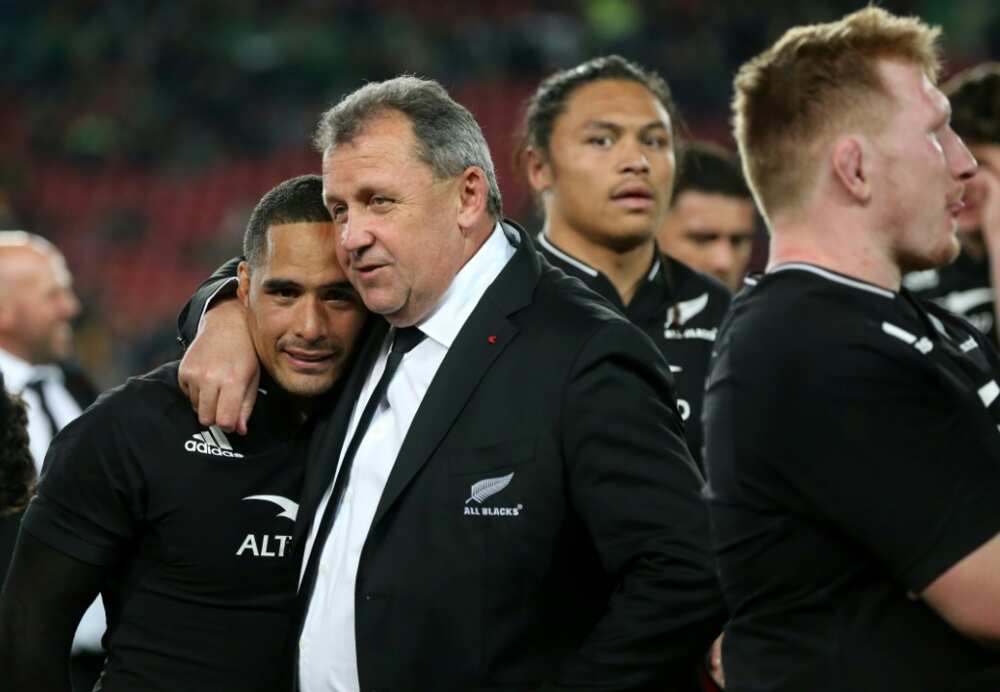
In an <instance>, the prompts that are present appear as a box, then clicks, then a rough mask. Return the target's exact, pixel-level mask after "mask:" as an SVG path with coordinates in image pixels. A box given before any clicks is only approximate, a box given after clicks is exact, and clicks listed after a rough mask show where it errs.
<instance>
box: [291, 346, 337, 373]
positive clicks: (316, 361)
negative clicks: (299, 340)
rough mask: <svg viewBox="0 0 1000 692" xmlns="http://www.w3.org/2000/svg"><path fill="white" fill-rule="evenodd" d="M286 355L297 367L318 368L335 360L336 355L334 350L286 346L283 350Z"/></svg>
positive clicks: (305, 368)
mask: <svg viewBox="0 0 1000 692" xmlns="http://www.w3.org/2000/svg"><path fill="white" fill-rule="evenodd" d="M282 352H283V353H284V354H285V357H287V358H288V360H289V361H291V364H292V366H293V367H295V368H296V369H301V370H317V369H320V368H323V367H325V366H326V365H327V363H329V362H330V361H331V360H333V358H334V356H335V355H336V354H335V353H334V352H333V351H310V350H307V349H299V348H285V349H283V350H282Z"/></svg>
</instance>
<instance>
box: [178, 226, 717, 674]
mask: <svg viewBox="0 0 1000 692" xmlns="http://www.w3.org/2000/svg"><path fill="white" fill-rule="evenodd" d="M506 230H507V232H508V234H510V235H512V236H513V238H514V239H515V242H517V243H519V247H518V249H517V251H516V253H515V255H514V257H513V258H512V259H511V261H510V262H509V264H508V265H507V266H506V267H505V268H504V270H503V271H502V273H501V274H500V275H499V277H498V278H497V279H496V281H495V282H494V283H493V284H492V285H491V286H490V288H489V289H488V290H487V292H486V294H485V295H484V296H483V298H482V299H481V300H480V302H479V304H478V305H477V307H476V308H475V310H474V311H473V313H472V315H471V316H470V317H469V319H468V321H467V322H466V323H465V325H464V326H463V327H462V329H461V331H460V333H459V335H458V337H457V338H456V340H455V342H454V343H453V344H452V347H451V349H450V350H449V352H448V354H447V355H446V357H445V359H444V361H443V363H442V364H441V367H440V369H439V370H438V372H437V374H436V375H435V377H434V380H433V381H432V383H431V385H430V388H429V389H428V391H427V393H426V395H425V397H424V399H423V401H422V403H421V405H420V408H419V409H418V411H417V413H416V416H415V418H414V420H413V423H412V425H411V427H410V429H409V432H408V433H407V435H406V438H405V440H404V442H403V445H402V448H401V450H400V453H399V456H398V457H397V459H396V463H395V466H394V468H393V470H392V472H391V474H390V476H389V479H388V482H387V484H386V487H385V490H384V491H383V494H382V498H381V501H380V503H379V506H378V509H377V511H376V514H375V518H374V520H373V522H372V526H371V529H370V530H369V533H368V537H367V540H366V542H365V545H364V549H363V552H362V555H361V559H360V564H359V568H358V575H357V582H356V583H357V586H356V600H355V613H356V616H355V617H356V619H355V628H356V632H355V634H356V641H357V656H358V672H359V676H360V682H361V687H362V689H364V690H369V689H375V690H382V689H395V690H411V689H426V690H435V691H445V690H468V689H480V688H483V689H491V690H506V689H509V690H525V689H530V688H534V687H539V686H542V685H544V684H551V685H555V686H558V687H561V688H586V689H591V690H593V689H600V690H645V689H657V690H680V689H684V690H690V689H695V682H694V679H695V678H694V670H695V667H696V665H697V661H698V660H699V659H700V657H701V655H702V654H703V653H704V651H705V650H706V649H707V647H708V645H709V643H710V642H711V640H712V638H713V637H714V636H715V635H716V634H717V633H718V631H719V630H720V628H721V625H722V621H723V617H724V613H723V609H722V601H721V596H720V594H719V591H718V586H717V582H716V577H715V570H714V564H713V562H712V559H711V558H710V556H709V553H708V546H709V538H708V535H709V534H708V517H707V511H706V508H705V506H704V505H703V502H702V499H701V497H700V490H701V486H702V478H701V476H700V475H699V473H698V471H697V469H696V468H695V466H694V464H693V462H692V461H691V457H690V455H689V453H688V451H687V448H686V446H685V443H684V437H683V429H682V424H681V422H680V418H679V416H678V414H677V410H676V407H675V405H674V401H673V394H672V385H671V380H670V374H669V368H668V366H667V364H666V362H665V361H664V359H663V357H662V355H661V354H660V353H659V351H658V349H657V348H656V347H655V345H654V344H653V343H652V342H651V341H650V339H649V338H648V337H647V336H645V335H644V334H643V333H642V332H641V331H640V330H639V329H637V328H636V327H634V326H633V325H632V324H630V323H629V322H628V321H627V320H625V319H624V318H623V317H622V316H621V315H620V314H619V313H618V312H617V311H615V310H614V309H613V308H612V307H611V306H610V305H609V304H608V303H607V302H605V301H604V300H603V299H602V298H600V297H599V296H597V295H596V294H595V293H593V292H591V291H590V290H589V289H587V288H586V287H585V286H584V285H583V284H582V283H580V282H579V281H578V280H576V279H573V278H570V277H568V276H567V275H566V274H564V273H563V272H562V271H560V270H558V269H555V268H554V267H552V266H551V265H549V264H548V263H547V262H546V261H545V260H544V259H543V258H542V257H541V256H540V255H539V253H538V252H537V251H536V250H535V249H534V247H533V246H532V244H531V241H530V240H529V239H528V237H527V235H526V234H525V233H524V232H523V231H521V230H520V229H515V228H514V227H510V226H508V227H507V229H506ZM207 293H208V291H205V292H203V295H204V294H207ZM190 313H194V314H200V310H197V309H195V310H191V311H190ZM190 313H189V314H190ZM191 326H192V325H188V333H189V334H191V333H193V330H192V329H191ZM387 329H388V326H387V325H386V324H385V323H384V322H381V323H379V324H378V325H377V326H376V328H374V329H373V330H372V332H371V334H370V338H369V339H367V340H366V343H365V344H364V345H363V347H362V348H363V350H362V353H361V354H360V357H359V361H358V366H357V367H356V368H355V369H354V370H353V371H352V373H351V375H350V376H349V379H348V381H347V383H346V384H345V389H344V393H345V396H342V397H341V398H340V400H339V402H338V404H337V405H336V407H335V408H334V409H333V410H332V411H329V412H326V413H325V414H324V419H323V421H322V423H321V425H320V426H319V427H318V429H317V432H316V436H315V437H314V440H313V446H312V449H311V452H310V459H309V466H308V471H307V476H306V486H305V489H304V492H303V495H302V506H301V508H300V512H299V517H300V522H299V524H298V526H297V530H299V533H300V538H299V540H298V545H300V546H301V545H302V544H303V543H304V535H305V531H306V530H307V529H308V526H309V523H310V520H311V518H312V517H313V515H314V513H315V510H316V506H317V504H318V502H319V499H320V498H321V496H322V494H323V492H324V490H325V489H326V488H327V487H328V485H329V484H330V483H331V482H332V477H333V474H334V471H335V467H336V464H337V459H338V457H339V452H340V448H341V445H342V444H343V443H344V436H345V430H346V428H347V424H348V419H349V417H350V413H351V410H352V407H353V405H354V401H355V399H356V396H357V393H358V391H359V390H360V388H361V385H362V383H363V382H364V379H365V376H366V374H367V372H368V370H369V367H370V364H371V362H372V361H373V360H374V358H375V356H376V354H377V352H378V348H379V345H380V344H381V343H382V339H383V338H384V336H385V333H386V330H387ZM491 490H492V494H490V491H491ZM320 546H321V542H320V541H317V545H316V547H315V549H319V548H320ZM313 583H314V575H313V574H307V575H306V577H305V580H304V583H303V588H302V592H301V594H300V596H301V598H302V601H303V606H305V604H307V603H308V599H309V597H310V594H311V589H312V586H313ZM304 612H305V608H304V607H303V614H304Z"/></svg>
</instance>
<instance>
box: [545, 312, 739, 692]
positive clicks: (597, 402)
mask: <svg viewBox="0 0 1000 692" xmlns="http://www.w3.org/2000/svg"><path fill="white" fill-rule="evenodd" d="M563 409H564V418H563V420H565V421H568V422H567V424H566V426H565V430H564V432H563V445H564V453H565V455H566V459H567V464H568V469H567V471H568V475H569V484H570V494H571V500H572V502H573V504H574V507H575V509H576V512H577V513H578V514H579V516H580V517H581V519H582V520H583V522H584V524H585V525H586V527H587V530H588V531H589V533H590V535H591V538H592V540H593V542H594V545H595V547H596V549H597V552H598V555H599V557H600V559H601V561H602V564H603V566H604V569H605V571H606V572H607V574H608V575H610V576H611V577H612V579H613V582H614V584H615V585H616V586H615V588H614V591H613V593H612V596H611V598H610V601H609V603H608V608H607V612H606V614H605V615H604V617H603V618H602V619H601V620H600V621H599V622H598V623H597V625H596V627H595V628H594V629H593V630H592V631H591V633H590V635H589V637H588V638H587V639H586V640H585V641H584V642H583V645H582V646H581V647H580V648H579V649H578V650H577V651H576V653H575V654H574V655H572V656H571V657H570V658H569V659H568V660H566V661H565V662H564V665H563V666H562V670H561V673H560V676H559V679H558V681H557V685H558V687H559V688H587V689H615V690H625V689H629V690H643V689H653V688H655V689H679V688H680V687H679V686H684V689H690V688H689V687H687V685H688V683H689V681H690V684H691V685H693V684H694V682H693V681H694V676H695V670H696V667H697V665H698V662H699V661H700V660H701V658H702V657H703V656H704V654H705V651H706V650H707V649H708V647H709V645H710V644H711V642H712V640H713V639H714V638H715V637H716V636H717V635H718V633H719V632H720V631H721V629H722V625H723V623H724V620H725V611H724V607H723V601H722V595H721V592H720V590H719V585H718V580H717V577H716V573H715V566H714V560H713V558H712V556H711V554H710V552H709V550H710V545H711V543H710V540H709V524H708V512H707V507H706V505H705V503H704V501H703V498H702V495H701V490H702V486H703V483H704V481H703V479H702V477H701V475H700V473H699V472H698V470H697V468H696V467H695V465H694V462H693V461H692V459H691V456H690V453H689V452H688V449H687V446H686V444H685V442H684V432H683V428H682V424H681V421H680V417H679V415H678V413H677V409H676V406H675V404H674V399H673V393H672V386H671V380H670V375H669V369H668V366H667V364H666V363H665V362H664V360H663V357H662V355H661V354H660V353H659V351H658V350H657V349H656V347H655V345H654V344H653V343H652V342H651V341H650V340H649V339H648V338H647V337H646V336H645V335H644V334H642V333H641V332H640V331H639V330H638V329H636V328H634V327H633V326H632V325H629V324H624V323H612V324H609V325H606V326H604V327H602V328H601V329H600V330H599V331H598V332H597V333H596V334H595V335H594V336H593V337H592V338H591V339H590V340H589V342H588V343H587V344H586V345H585V346H584V348H583V349H582V351H581V352H580V354H579V356H578V358H577V362H576V364H575V367H574V369H573V375H572V380H571V382H570V384H569V386H568V387H567V390H566V397H565V401H564V404H563Z"/></svg>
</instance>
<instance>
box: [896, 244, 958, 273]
mask: <svg viewBox="0 0 1000 692" xmlns="http://www.w3.org/2000/svg"><path fill="white" fill-rule="evenodd" d="M951 239H952V242H951V243H949V244H948V245H947V246H945V247H942V248H941V249H940V250H938V251H937V252H936V253H934V254H928V255H908V256H905V257H900V258H899V268H900V270H902V272H903V273H904V274H905V273H908V272H915V271H925V270H927V269H939V268H941V267H946V266H948V265H949V264H951V263H952V262H954V261H955V260H957V259H958V256H959V255H960V254H961V253H962V245H961V244H959V242H958V239H957V238H955V236H952V238H951Z"/></svg>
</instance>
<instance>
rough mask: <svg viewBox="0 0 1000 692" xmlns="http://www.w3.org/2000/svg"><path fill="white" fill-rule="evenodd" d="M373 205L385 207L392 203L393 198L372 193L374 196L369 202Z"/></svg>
mask: <svg viewBox="0 0 1000 692" xmlns="http://www.w3.org/2000/svg"><path fill="white" fill-rule="evenodd" d="M368 203H369V204H371V205H372V206H373V207H384V206H386V205H389V204H392V199H390V198H389V197H384V196H383V195H372V198H371V199H370V200H369V202H368Z"/></svg>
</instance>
